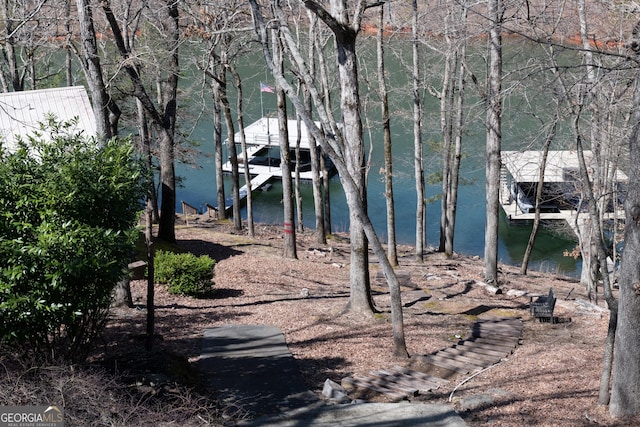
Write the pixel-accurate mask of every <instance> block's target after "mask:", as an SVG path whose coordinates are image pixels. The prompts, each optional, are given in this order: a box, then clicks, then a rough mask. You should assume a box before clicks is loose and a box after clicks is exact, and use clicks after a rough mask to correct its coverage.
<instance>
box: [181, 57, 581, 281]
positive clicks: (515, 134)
mask: <svg viewBox="0 0 640 427" xmlns="http://www.w3.org/2000/svg"><path fill="white" fill-rule="evenodd" d="M258 61H259V59H258ZM247 62H248V63H249V62H251V63H253V64H255V63H256V62H255V60H254V61H247ZM387 62H388V63H392V64H393V62H392V61H389V60H388V61H387ZM398 62H399V61H396V64H395V65H396V66H397V65H398V64H397V63H398ZM253 67H255V65H253ZM247 69H250V67H248V68H247ZM251 70H252V71H251V72H248V71H247V72H246V73H245V74H246V75H247V76H248V77H246V78H245V80H244V83H243V85H244V91H245V98H246V99H245V108H246V111H245V123H246V124H247V125H248V124H250V123H252V122H254V121H256V120H258V119H259V118H260V117H261V114H262V111H261V110H262V109H261V104H263V105H264V108H266V109H272V108H273V107H274V106H275V95H273V94H267V93H264V94H262V97H261V94H260V91H259V83H260V81H267V82H269V83H270V84H271V83H272V80H271V79H269V78H268V77H267V76H266V74H265V73H264V72H261V73H260V72H256V71H255V69H254V68H251ZM388 71H389V74H390V80H391V81H402V80H403V79H404V80H406V77H404V71H402V70H400V69H393V68H390V69H389V70H388ZM396 73H397V76H398V77H397V78H395V77H394V76H395V75H396ZM398 85H399V86H400V83H398ZM407 93H408V92H403V90H402V89H394V88H392V92H391V94H390V98H391V102H392V107H391V112H392V133H393V135H392V138H393V151H394V184H393V185H394V194H395V196H394V197H395V198H394V201H395V208H396V227H397V231H396V233H397V240H398V243H402V244H414V241H415V213H414V212H415V205H416V201H415V197H416V196H415V190H414V178H413V136H412V127H411V123H410V121H409V120H408V119H406V118H405V117H406V116H407V115H410V113H408V112H409V111H410V110H409V107H408V105H409V104H408V101H409V100H408V96H407ZM429 98H431V99H429ZM232 99H233V98H232ZM232 102H234V101H232ZM425 108H426V111H425V115H426V120H425V123H426V125H425V135H424V142H425V168H426V171H425V174H426V175H429V174H431V173H434V172H437V171H438V170H439V169H440V167H441V160H440V154H438V153H436V152H434V151H432V150H431V149H429V147H430V145H429V144H428V142H429V140H430V139H437V138H438V136H437V134H438V127H437V120H438V117H439V112H438V109H437V108H438V107H437V103H436V101H435V100H434V99H432V97H430V96H428V95H427V102H426V105H425ZM508 109H509V104H505V120H509V122H507V123H506V125H505V128H504V133H503V138H504V139H503V149H514V148H513V147H514V146H516V145H517V144H518V143H519V141H520V140H521V138H522V135H523V133H524V132H525V130H523V129H524V128H532V127H534V126H535V124H531V123H529V122H528V121H530V118H527V116H526V115H516V114H514V115H510V114H509V113H508ZM290 114H291V113H290ZM372 117H374V119H373V120H377V117H379V115H378V116H376V115H375V114H373V115H372ZM483 117H484V115H483V114H478V115H477V117H476V118H475V119H470V120H473V121H474V123H471V124H470V125H469V127H468V129H467V131H466V135H465V139H464V142H463V144H464V148H463V151H464V153H465V158H464V159H463V161H462V169H461V176H462V178H463V179H464V180H465V181H466V182H468V183H469V184H466V185H463V186H461V187H460V191H459V199H458V210H457V220H456V232H455V240H454V250H455V251H456V252H458V253H461V254H465V255H479V256H483V254H484V225H485V166H484V164H485V159H484V145H485V133H484V126H483ZM377 128H379V126H376V125H375V124H374V125H373V129H374V130H372V132H371V134H372V140H373V141H374V148H373V155H372V163H371V168H370V174H369V189H368V194H369V212H370V216H371V219H372V221H373V223H374V225H375V226H376V229H377V231H378V233H379V235H380V236H381V237H382V238H383V240H384V239H386V220H385V214H386V210H385V199H384V197H383V191H384V183H383V181H382V177H381V176H380V175H379V172H378V171H379V170H380V168H381V166H382V164H383V157H382V137H381V135H380V134H379V132H377ZM533 131H535V129H534V130H533ZM368 132H369V131H367V130H365V136H366V137H368V135H369V133H368ZM212 134H213V125H212V122H211V119H210V118H204V119H201V120H200V122H199V123H198V125H197V126H196V128H195V130H194V132H193V134H192V135H191V137H190V138H191V139H192V140H193V141H196V142H198V143H199V144H200V147H199V151H200V153H199V156H198V160H197V163H198V166H199V167H198V168H193V167H192V166H187V165H183V164H178V165H177V166H176V173H177V174H178V175H179V176H180V177H181V178H182V184H181V187H180V188H178V191H177V198H176V200H177V211H178V212H180V211H181V206H180V201H181V200H184V201H186V202H188V203H189V204H192V205H194V206H196V207H199V208H201V209H202V208H204V206H205V203H209V204H212V205H215V204H216V194H215V166H214V159H213V156H212V153H213V138H212ZM226 185H227V188H230V184H229V182H226ZM281 189H282V187H281V184H280V183H279V182H275V183H274V185H273V186H272V187H271V189H270V190H269V191H266V192H263V191H257V192H254V197H253V204H254V218H255V220H256V221H257V222H264V223H276V224H279V223H282V204H281V197H282V191H281ZM440 190H441V186H440V184H435V185H427V187H426V195H425V196H426V197H427V198H429V197H433V196H436V195H437V194H439V193H440ZM229 194H230V193H229V192H228V193H227V195H229ZM302 194H303V204H304V206H303V215H304V222H305V227H307V228H309V227H313V226H314V223H315V220H314V215H313V198H312V192H311V186H310V185H308V184H305V185H303V188H302ZM331 198H332V199H331V206H332V212H331V218H332V225H333V231H347V230H348V228H349V223H348V221H349V220H348V218H349V217H348V211H347V207H346V201H345V198H344V194H343V193H342V190H341V186H340V182H339V178H338V177H337V176H336V177H334V178H333V179H332V188H331ZM243 216H246V212H245V211H243ZM439 218H440V202H439V201H436V202H434V203H430V204H429V205H428V206H427V244H428V245H429V246H436V247H437V245H438V240H439ZM499 230H500V232H499V248H498V256H499V260H500V262H503V263H507V264H513V265H519V264H520V263H521V261H522V256H523V253H524V249H525V247H526V244H527V240H528V238H529V233H530V231H531V225H530V224H527V225H516V224H509V223H508V221H507V220H506V218H505V217H504V215H502V216H501V220H500V229H499ZM575 245H576V242H575V240H573V239H571V238H567V237H566V236H563V235H561V234H558V233H555V232H551V231H549V230H545V229H542V230H541V231H540V232H539V235H538V239H537V241H536V246H535V248H534V251H533V254H532V257H531V261H530V269H532V270H544V271H551V272H558V273H562V274H565V275H569V276H578V275H579V272H580V261H579V260H578V261H576V260H574V259H573V258H570V257H566V256H564V255H563V252H565V251H571V250H572V249H573V248H574V247H575Z"/></svg>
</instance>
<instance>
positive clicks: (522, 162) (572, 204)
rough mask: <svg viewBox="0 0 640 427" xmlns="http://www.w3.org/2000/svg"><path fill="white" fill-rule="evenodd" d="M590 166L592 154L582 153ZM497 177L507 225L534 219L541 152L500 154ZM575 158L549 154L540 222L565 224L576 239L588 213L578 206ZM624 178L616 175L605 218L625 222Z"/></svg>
mask: <svg viewBox="0 0 640 427" xmlns="http://www.w3.org/2000/svg"><path fill="white" fill-rule="evenodd" d="M584 155H585V161H586V163H587V164H590V163H591V161H592V157H593V156H592V153H591V152H590V151H585V152H584ZM502 159H503V161H502V163H503V164H502V171H501V175H500V205H501V207H502V210H503V211H504V213H505V214H506V215H507V218H508V219H509V221H532V220H534V219H535V194H536V190H537V187H538V186H539V185H540V178H539V173H540V171H539V168H540V162H541V161H542V151H503V152H502ZM579 170H580V169H579V164H578V156H577V153H576V152H575V151H569V150H563V151H550V152H549V154H548V156H547V164H546V166H545V171H544V182H543V183H542V185H543V189H542V200H541V206H540V220H542V221H547V220H549V221H565V222H566V223H567V224H568V225H569V227H571V229H572V230H573V232H574V233H575V234H576V235H578V234H579V232H580V231H579V229H580V228H581V226H582V224H584V223H585V222H586V221H588V220H589V218H590V215H589V213H588V211H586V210H585V209H584V206H582V205H581V200H580V185H581V184H580V178H579ZM627 182H628V178H627V176H626V175H625V174H624V173H623V172H622V171H620V170H618V171H616V183H617V184H616V187H617V188H618V190H619V193H618V195H616V197H615V199H616V200H615V203H612V205H614V206H611V209H610V210H609V211H607V212H605V213H604V215H605V218H607V219H614V218H624V210H623V209H622V206H623V205H622V200H624V195H625V192H626V183H627Z"/></svg>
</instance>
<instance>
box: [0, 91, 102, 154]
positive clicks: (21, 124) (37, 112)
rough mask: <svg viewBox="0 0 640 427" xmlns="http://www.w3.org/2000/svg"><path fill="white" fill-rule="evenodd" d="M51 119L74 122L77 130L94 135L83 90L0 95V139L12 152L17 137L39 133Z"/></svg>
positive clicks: (94, 121) (91, 114)
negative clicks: (43, 125) (51, 116)
mask: <svg viewBox="0 0 640 427" xmlns="http://www.w3.org/2000/svg"><path fill="white" fill-rule="evenodd" d="M49 115H53V116H55V117H56V118H57V120H58V121H60V122H67V121H70V120H72V119H73V120H77V124H76V127H77V130H81V131H82V132H83V133H84V134H86V135H88V136H95V134H96V120H95V116H94V114H93V109H92V106H91V103H90V102H89V96H88V95H87V91H86V90H85V88H84V86H71V87H61V88H54V89H40V90H29V91H21V92H7V93H0V138H1V139H2V141H3V146H4V147H6V148H8V149H9V150H11V149H12V148H13V147H14V146H15V141H16V139H17V137H23V138H24V137H26V136H27V135H30V134H33V132H34V131H37V130H39V129H40V124H41V123H43V122H46V121H47V116H49Z"/></svg>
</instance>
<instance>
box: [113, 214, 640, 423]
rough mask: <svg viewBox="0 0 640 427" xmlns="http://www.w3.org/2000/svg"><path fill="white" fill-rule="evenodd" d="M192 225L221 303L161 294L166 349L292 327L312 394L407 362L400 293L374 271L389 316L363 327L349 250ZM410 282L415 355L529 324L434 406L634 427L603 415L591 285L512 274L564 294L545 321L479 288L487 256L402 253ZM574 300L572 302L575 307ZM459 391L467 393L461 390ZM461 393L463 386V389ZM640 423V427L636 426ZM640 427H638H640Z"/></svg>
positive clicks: (291, 339)
mask: <svg viewBox="0 0 640 427" xmlns="http://www.w3.org/2000/svg"><path fill="white" fill-rule="evenodd" d="M191 223H192V225H191V226H190V227H186V226H185V227H181V228H179V229H178V231H177V236H178V240H179V242H180V244H181V245H182V246H183V247H184V248H186V249H188V250H190V251H192V252H194V253H196V254H205V253H206V254H209V255H211V256H212V257H213V258H215V259H217V260H218V262H217V265H216V267H215V288H216V297H215V298H214V299H209V300H204V299H203V300H199V299H193V298H186V297H177V296H173V295H170V294H168V293H167V292H166V291H165V290H164V289H163V288H162V287H157V288H156V305H157V308H156V332H157V334H158V335H159V336H160V337H162V341H160V342H158V343H157V348H159V349H162V351H171V352H175V353H178V354H181V355H184V356H185V357H187V358H188V359H189V361H191V362H195V361H197V359H198V357H199V349H200V347H199V345H200V341H199V340H200V337H201V336H202V333H203V331H204V329H205V328H210V327H215V326H219V325H224V324H231V323H234V324H265V325H274V326H277V327H278V328H280V329H281V330H282V331H283V333H284V335H285V337H286V340H287V343H288V345H289V348H290V350H291V352H292V353H293V355H294V357H295V358H296V360H297V361H298V364H299V367H300V370H301V372H302V375H303V377H304V379H305V381H306V383H307V385H308V386H309V388H310V389H311V390H313V391H314V392H317V393H320V391H321V389H322V385H323V383H324V381H325V380H326V379H327V378H330V379H332V380H334V381H337V382H340V381H341V379H342V378H344V377H346V376H350V375H353V374H364V373H367V372H369V371H371V370H376V369H382V368H389V367H392V366H394V365H403V364H406V363H407V361H405V360H394V359H393V358H392V357H391V354H392V350H393V348H392V339H391V324H390V323H389V320H388V319H389V315H388V306H389V304H388V295H387V293H386V288H385V284H384V283H383V282H382V281H381V280H379V279H376V278H377V277H378V272H379V269H378V266H377V265H376V264H375V263H374V264H372V267H371V272H372V274H371V276H372V277H373V278H374V280H373V283H372V284H373V289H374V294H375V295H376V296H375V297H374V299H375V302H376V306H377V307H378V308H379V309H380V311H381V312H380V313H379V314H377V315H375V316H373V317H368V318H362V317H361V316H357V315H355V314H353V313H351V312H350V311H347V310H346V306H347V302H348V295H349V267H348V263H349V258H348V244H347V242H346V240H345V239H340V238H335V239H331V240H330V242H329V244H328V245H327V246H320V245H317V244H314V243H313V235H312V234H311V233H310V232H307V233H303V234H299V235H298V242H299V245H298V259H297V260H291V259H284V258H282V257H281V256H280V255H281V253H282V246H281V245H282V240H281V238H280V235H281V234H280V230H279V229H278V228H277V227H267V226H261V227H259V229H258V237H256V238H255V239H249V238H248V237H246V236H245V235H243V234H242V233H240V234H233V233H232V232H231V231H230V230H229V228H228V225H224V224H216V223H207V222H205V221H204V220H202V219H201V220H200V223H199V224H198V222H196V225H195V226H194V225H193V221H191ZM400 254H401V266H400V267H399V269H398V271H401V272H402V274H403V275H404V278H403V280H404V281H405V282H406V283H408V284H410V285H411V286H413V287H415V288H416V289H422V290H424V291H425V292H426V297H424V298H422V299H420V298H418V299H417V300H415V301H413V300H412V301H405V303H407V305H409V306H408V307H406V309H405V312H404V321H405V326H404V331H405V335H406V342H407V348H408V351H409V353H410V354H414V355H418V354H424V355H426V354H430V353H433V352H436V351H438V350H440V349H444V348H446V347H449V346H451V345H453V344H454V343H455V342H457V341H458V338H457V337H456V335H457V336H462V337H465V336H468V334H469V333H470V331H471V325H472V324H473V323H474V322H475V321H476V320H477V319H478V318H483V317H486V316H499V317H505V316H506V317H519V318H521V319H522V320H523V321H524V325H525V327H524V333H523V337H522V338H523V339H522V344H521V345H519V346H518V347H517V348H516V350H515V351H514V353H513V354H511V355H510V356H509V357H507V358H506V359H503V360H502V362H501V363H499V364H498V365H496V366H494V367H492V368H490V369H488V370H486V371H485V372H483V373H482V374H479V375H477V376H475V377H474V378H472V379H470V380H468V381H467V382H466V383H464V384H463V385H460V386H459V384H460V383H461V382H462V381H463V380H465V376H455V377H453V378H450V380H451V381H450V384H449V385H447V386H445V387H442V388H441V389H439V390H438V392H437V393H434V394H433V395H432V396H430V399H429V400H430V401H432V402H438V403H447V402H451V404H452V405H454V407H455V408H456V409H457V410H459V411H460V413H461V415H462V416H463V417H464V418H465V420H466V421H467V422H468V424H469V425H472V426H484V425H487V426H488V425H491V426H496V425H504V426H520V425H526V426H530V425H539V426H545V425H548V426H557V425H563V426H569V425H571V426H577V425H592V424H597V425H606V426H613V425H625V423H621V422H620V421H618V422H615V421H613V420H611V419H610V418H609V416H608V413H607V410H606V407H602V406H598V405H597V404H596V402H597V396H598V388H599V377H600V371H601V368H602V366H601V362H602V356H603V343H604V339H605V335H606V330H607V320H608V315H607V312H606V311H597V310H596V311H589V312H585V311H584V310H582V311H581V310H580V309H579V307H578V305H577V304H576V301H575V299H576V298H584V297H583V290H582V289H581V288H580V286H579V284H578V283H576V282H575V281H572V280H567V279H563V278H558V277H555V276H552V275H549V274H542V273H536V272H534V273H530V274H529V275H527V276H521V275H519V274H518V272H517V269H515V268H513V267H509V266H501V276H500V282H501V285H502V286H503V287H504V290H505V291H506V290H508V289H519V290H523V291H527V292H529V293H540V294H546V293H547V292H548V289H549V288H550V287H553V289H554V291H555V293H556V295H557V296H558V305H557V308H556V313H557V316H559V317H560V318H561V319H562V320H563V322H562V323H558V324H548V323H539V322H537V321H533V320H532V319H531V318H530V316H529V314H528V310H527V308H528V303H529V298H528V296H526V295H525V296H508V295H507V294H506V292H505V293H504V294H502V295H492V294H489V293H487V292H486V291H485V289H484V288H483V287H481V286H477V285H476V284H475V281H481V280H482V271H483V266H482V262H481V261H480V260H478V259H471V258H468V257H462V256H456V257H455V258H454V259H453V260H447V259H444V258H442V256H441V255H439V254H435V253H431V254H429V255H428V257H427V259H426V261H425V262H424V263H423V264H418V263H415V262H414V261H412V257H411V255H412V254H411V248H400ZM132 292H133V295H134V299H135V302H136V304H139V305H141V306H142V307H143V305H144V303H145V284H144V282H142V281H134V282H133V283H132ZM567 295H570V296H569V299H566V297H567ZM144 316H145V311H144V309H142V308H141V309H137V310H118V311H115V312H114V315H113V319H112V322H111V323H110V328H111V332H112V334H111V337H112V339H114V340H113V341H110V342H109V343H108V352H109V353H113V352H116V351H118V349H120V350H122V348H128V349H130V348H131V345H132V344H133V345H137V346H138V347H139V346H140V344H135V343H134V342H133V341H127V340H126V339H125V338H126V337H132V336H135V335H136V334H143V332H144V325H145V321H144ZM457 386H459V387H457ZM454 387H457V388H456V389H455V392H454V393H452V391H454ZM479 395H483V396H490V397H491V398H492V399H493V400H492V403H490V404H485V405H480V406H477V407H471V408H470V407H469V406H468V404H466V403H465V402H466V401H465V399H466V398H468V397H471V396H479ZM636 421H637V420H636ZM632 424H636V425H640V424H638V423H637V422H636V423H631V422H630V423H629V425H632Z"/></svg>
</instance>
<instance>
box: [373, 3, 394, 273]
mask: <svg viewBox="0 0 640 427" xmlns="http://www.w3.org/2000/svg"><path fill="white" fill-rule="evenodd" d="M383 31H384V7H382V6H380V10H379V14H378V35H377V51H378V85H379V87H380V99H381V104H380V108H381V109H382V132H383V139H384V196H385V200H386V205H387V257H388V258H389V262H390V263H391V265H393V266H396V265H398V252H397V245H396V214H395V208H394V203H393V157H392V155H391V125H390V123H391V119H390V118H389V100H388V95H387V80H386V78H385V68H384V38H383Z"/></svg>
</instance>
